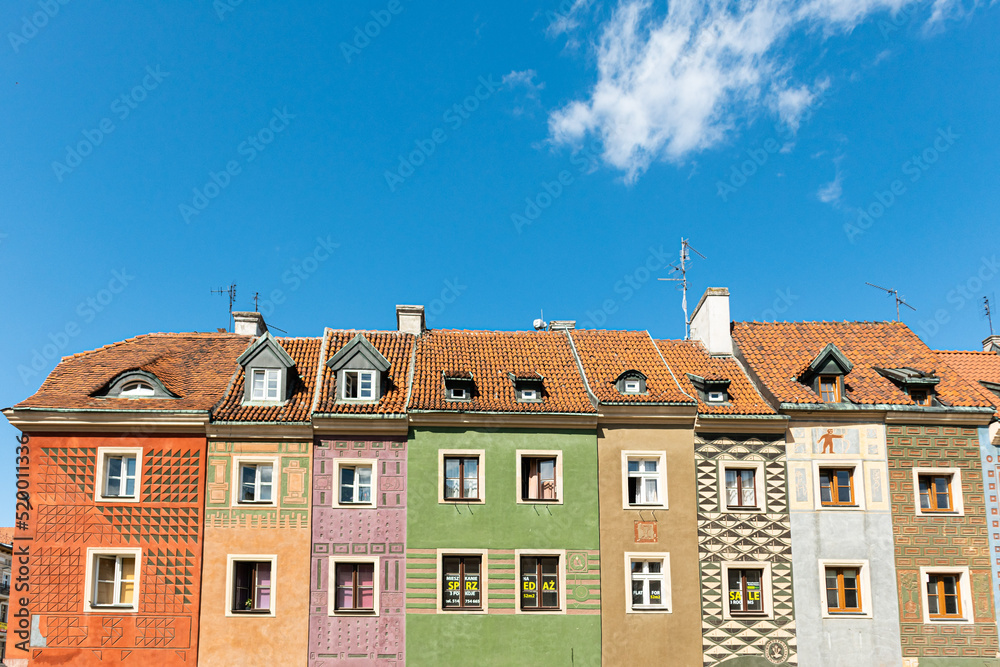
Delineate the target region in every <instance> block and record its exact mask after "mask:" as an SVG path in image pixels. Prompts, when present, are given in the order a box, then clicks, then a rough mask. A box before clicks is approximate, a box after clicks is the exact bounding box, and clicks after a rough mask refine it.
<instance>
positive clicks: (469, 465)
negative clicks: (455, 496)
mask: <svg viewBox="0 0 1000 667" xmlns="http://www.w3.org/2000/svg"><path fill="white" fill-rule="evenodd" d="M463 464H464V467H465V479H475V478H476V477H478V476H479V459H464V460H463Z"/></svg>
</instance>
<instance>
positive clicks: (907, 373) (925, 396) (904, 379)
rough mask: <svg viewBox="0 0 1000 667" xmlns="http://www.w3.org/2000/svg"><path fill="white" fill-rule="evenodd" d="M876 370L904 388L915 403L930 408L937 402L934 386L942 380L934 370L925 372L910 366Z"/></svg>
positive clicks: (904, 391) (897, 385) (901, 388)
mask: <svg viewBox="0 0 1000 667" xmlns="http://www.w3.org/2000/svg"><path fill="white" fill-rule="evenodd" d="M875 370H876V371H877V372H878V373H879V375H881V376H882V377H884V378H886V379H887V380H890V381H891V382H892V383H893V384H894V385H896V387H898V388H899V389H900V390H902V391H903V393H905V394H906V395H907V396H908V397H909V398H910V400H911V401H913V403H914V404H915V405H919V406H921V407H925V408H929V407H932V406H934V405H936V404H937V402H936V401H935V398H934V388H935V387H936V386H937V385H938V383H939V382H941V378H939V377H937V376H935V374H934V371H930V372H924V371H920V370H917V369H916V368H910V367H908V366H904V367H902V368H876V369H875Z"/></svg>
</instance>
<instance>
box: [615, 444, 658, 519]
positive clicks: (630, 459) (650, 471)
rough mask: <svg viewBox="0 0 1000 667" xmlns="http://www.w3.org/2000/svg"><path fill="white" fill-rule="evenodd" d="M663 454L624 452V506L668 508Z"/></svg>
mask: <svg viewBox="0 0 1000 667" xmlns="http://www.w3.org/2000/svg"><path fill="white" fill-rule="evenodd" d="M664 459H665V455H664V453H663V452H641V451H626V452H622V491H623V494H622V495H623V506H624V507H626V508H628V507H634V506H636V505H655V506H657V507H660V506H662V507H666V504H667V503H666V500H667V493H666V488H665V486H666V485H665V481H666V478H665V477H664V472H663V471H664Z"/></svg>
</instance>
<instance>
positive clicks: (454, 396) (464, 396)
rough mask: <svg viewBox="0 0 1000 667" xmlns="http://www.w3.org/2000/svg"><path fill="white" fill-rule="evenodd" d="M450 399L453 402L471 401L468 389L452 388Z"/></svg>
mask: <svg viewBox="0 0 1000 667" xmlns="http://www.w3.org/2000/svg"><path fill="white" fill-rule="evenodd" d="M459 394H461V395H459ZM448 398H449V399H451V400H453V401H467V400H469V390H468V388H466V387H451V388H450V389H448Z"/></svg>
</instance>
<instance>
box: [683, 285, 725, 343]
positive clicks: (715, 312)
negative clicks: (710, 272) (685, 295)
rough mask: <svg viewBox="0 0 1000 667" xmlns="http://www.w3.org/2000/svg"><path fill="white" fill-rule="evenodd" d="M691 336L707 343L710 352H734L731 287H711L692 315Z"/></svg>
mask: <svg viewBox="0 0 1000 667" xmlns="http://www.w3.org/2000/svg"><path fill="white" fill-rule="evenodd" d="M691 338H692V339H694V340H700V341H701V342H702V343H704V344H705V348H706V349H707V350H708V353H709V354H726V355H730V356H732V354H733V337H732V334H731V333H730V330H729V289H728V288H726V287H709V288H708V289H707V290H705V294H703V295H702V297H701V300H700V301H699V302H698V305H697V306H695V308H694V314H693V315H692V316H691Z"/></svg>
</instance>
